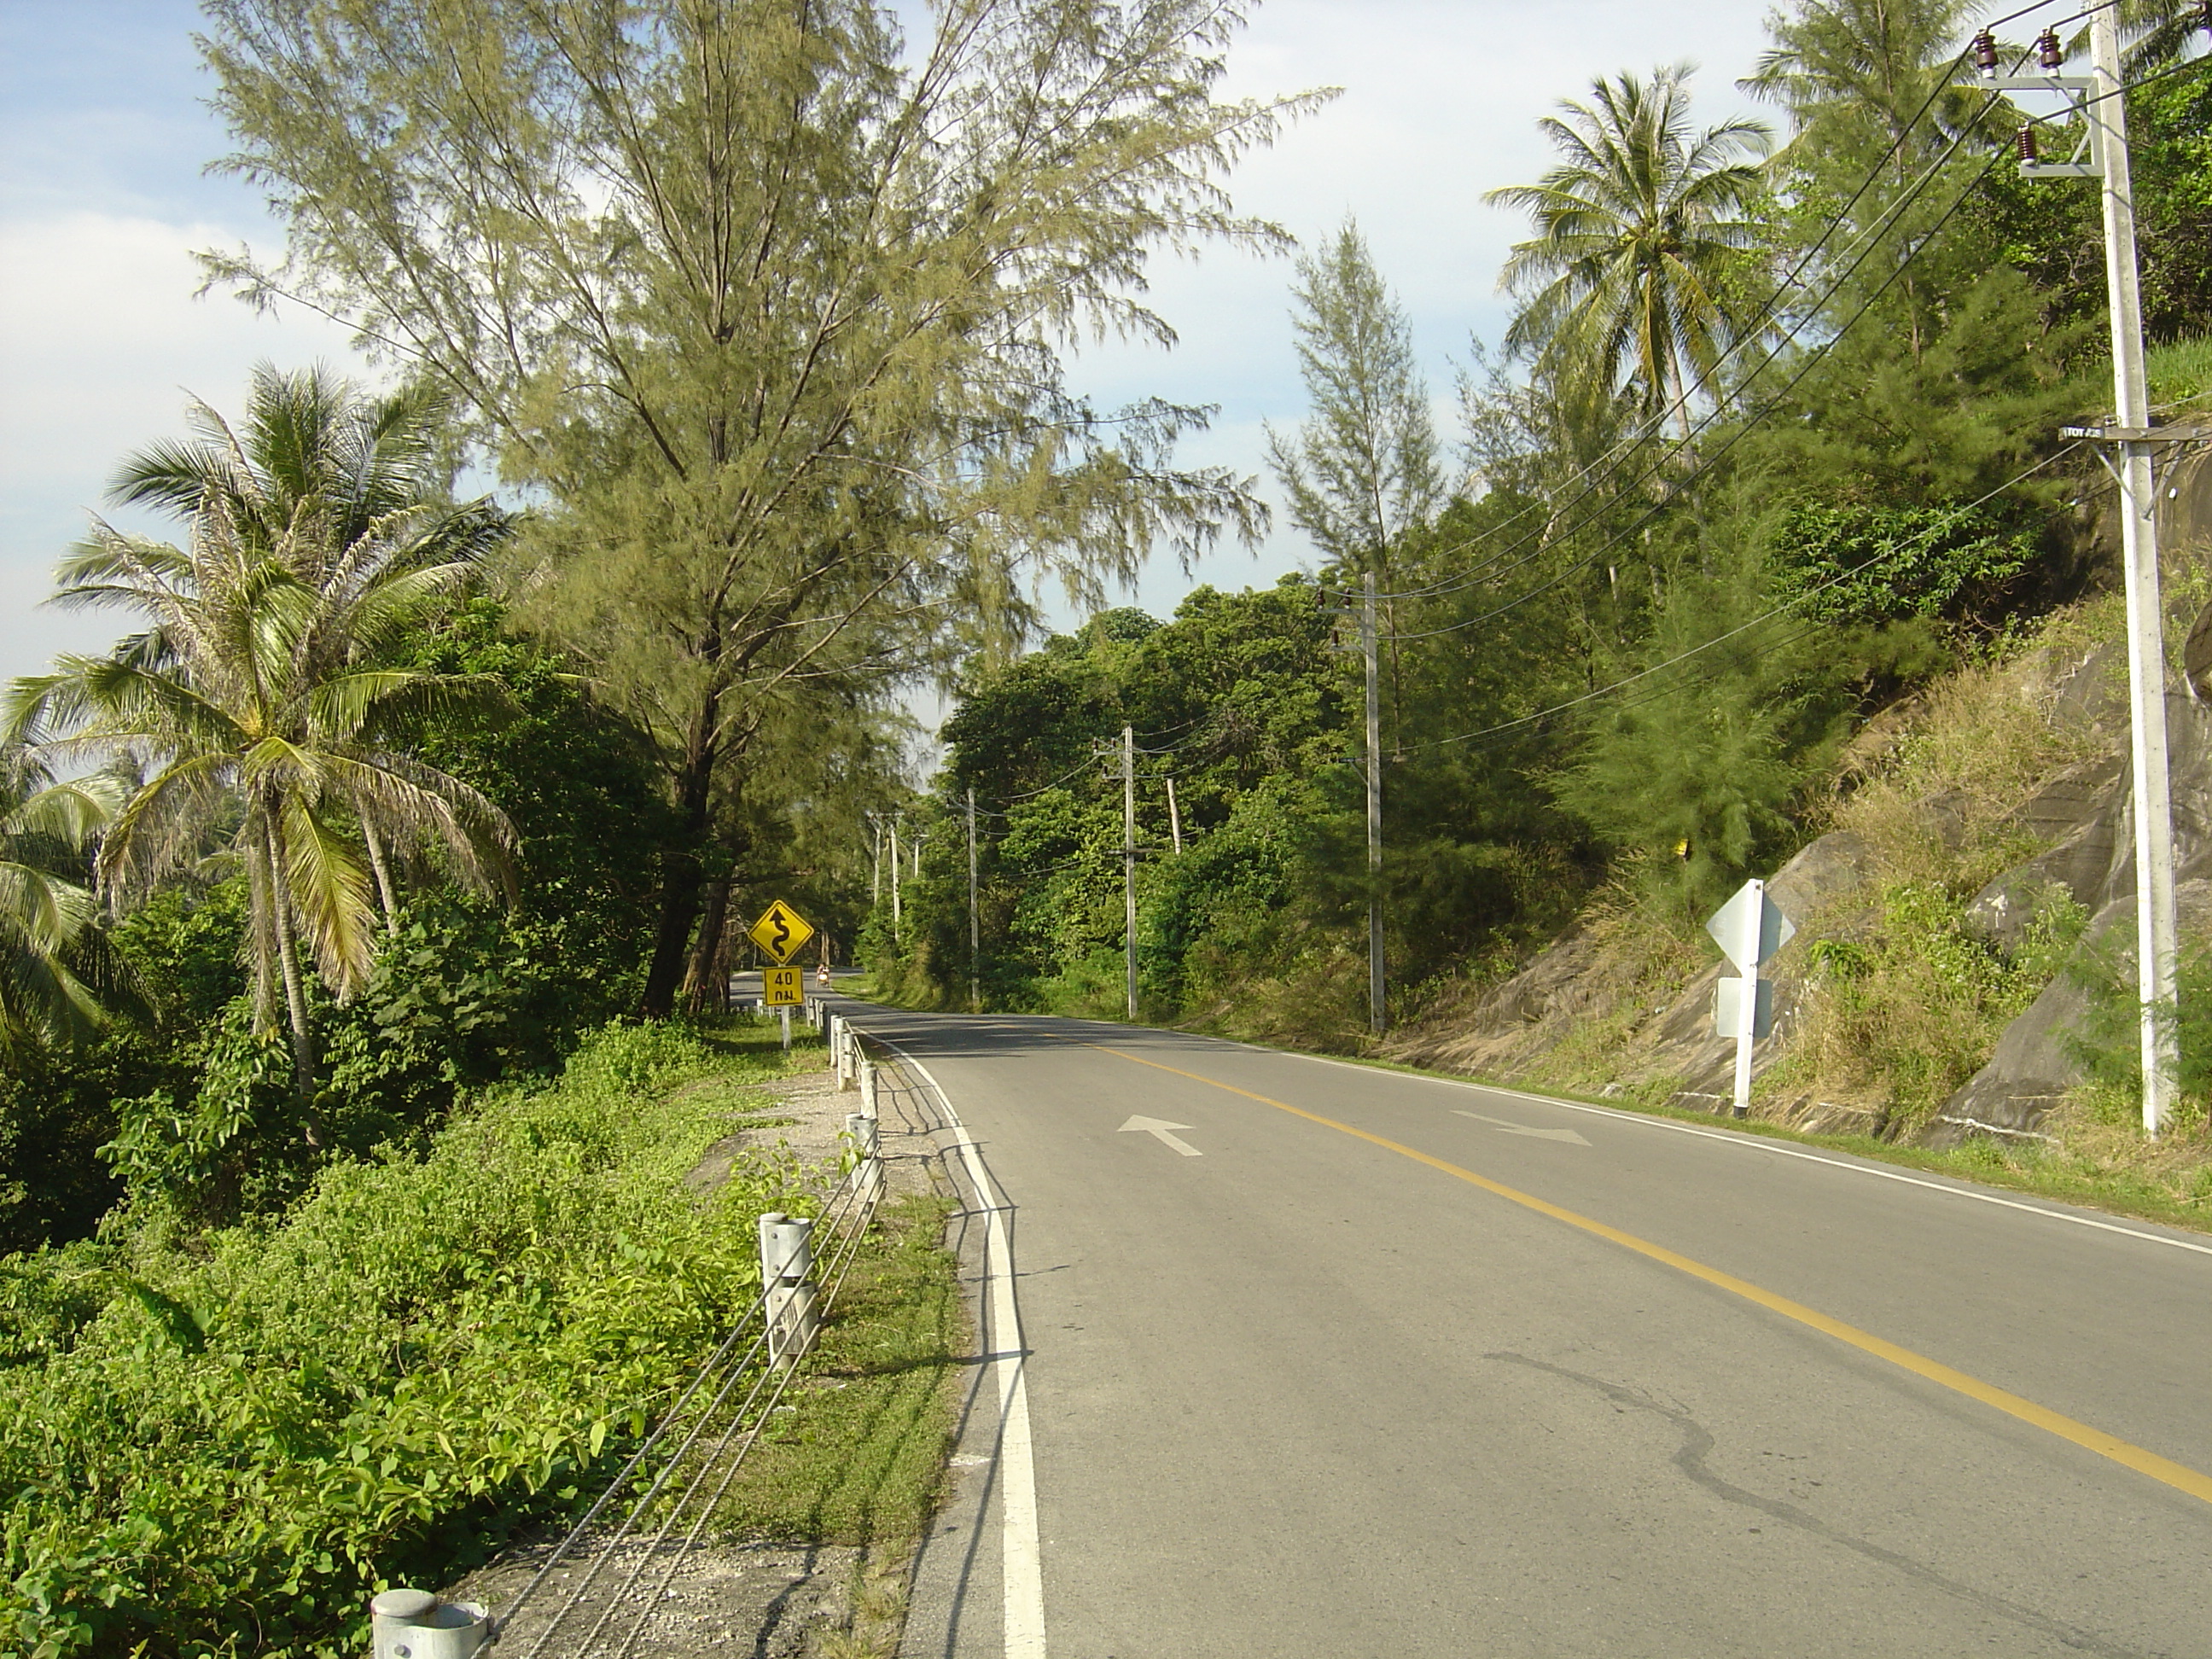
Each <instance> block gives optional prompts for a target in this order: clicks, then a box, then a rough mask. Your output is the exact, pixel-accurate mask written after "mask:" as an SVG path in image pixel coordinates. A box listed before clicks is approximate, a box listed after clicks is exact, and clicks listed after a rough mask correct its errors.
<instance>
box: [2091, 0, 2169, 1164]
mask: <svg viewBox="0 0 2212 1659" xmlns="http://www.w3.org/2000/svg"><path fill="white" fill-rule="evenodd" d="M2089 59H2090V64H2089V73H2090V77H2091V79H2092V80H2093V81H2094V82H2095V83H2096V94H2097V95H2096V100H2095V101H2094V102H2093V103H2092V104H2091V105H2090V106H2089V107H2090V112H2091V117H2090V118H2091V119H2092V120H2093V121H2094V122H2095V123H2096V131H2097V140H2098V143H2097V149H2098V152H2099V159H2100V161H2102V162H2103V163H2104V167H2103V172H2104V184H2103V196H2104V209H2105V286H2106V289H2107V291H2108V292H2109V293H2110V295H2111V297H2112V388H2113V397H2114V400H2115V404H2116V412H2117V413H2118V417H2119V422H2118V423H2119V425H2120V427H2121V428H2123V429H2126V428H2134V429H2135V430H2136V431H2138V432H2140V431H2142V429H2143V428H2147V427H2148V426H2149V424H2150V393H2149V391H2148V388H2147V386H2146V385H2145V383H2144V380H2143V340H2142V290H2141V288H2140V286H2139V283H2138V277H2137V271H2136V207H2135V191H2134V189H2133V186H2132V184H2131V181H2130V176H2129V167H2128V126H2127V122H2128V116H2127V102H2126V100H2125V99H2124V97H2123V96H2122V94H2121V92H2120V18H2119V9H2118V0H2114V3H2112V4H2109V5H2101V6H2099V7H2098V8H2097V9H2096V10H2095V11H2093V12H2092V13H2090V14H2089ZM2150 453H2151V452H2150V445H2149V444H2148V443H2147V442H2144V441H2141V440H2139V439H2130V440H2123V441H2122V442H2121V444H2120V457H2119V459H2120V466H2119V472H2120V526H2121V530H2120V539H2121V546H2122V549H2123V551H2124V563H2125V566H2126V570H2127V587H2128V684H2129V687H2130V691H2131V692H2132V694H2133V701H2134V705H2135V707H2134V716H2135V718H2134V720H2133V721H2132V723H2131V725H2132V737H2133V741H2132V743H2131V744H2130V749H2131V751H2132V753H2131V757H2130V758H2131V760H2132V762H2133V765H2134V769H2135V793H2136V985H2137V992H2138V995H2139V996H2140V998H2141V1000H2142V1073H2143V1097H2142V1120H2143V1133H2146V1134H2148V1135H2149V1136H2151V1137H2152V1138H2153V1139H2155V1138H2156V1137H2157V1134H2158V1131H2159V1126H2160V1124H2161V1123H2162V1122H2164V1121H2165V1119H2166V1114H2167V1112H2168V1111H2169V1110H2170V1109H2172V1103H2173V1095H2174V1083H2175V1074H2176V1073H2178V1072H2179V1069H2180V1060H2181V1056H2180V1054H2179V1045H2178V1042H2177V1040H2176V1039H2177V1033H2176V1031H2175V1030H2174V1020H2173V1005H2174V996H2175V992H2176V990H2177V988H2178V981H2177V977H2176V971H2175V958H2176V955H2177V951H2178V945H2177V940H2178V936H2179V932H2180V919H2179V914H2178V912H2177V908H2176V906H2175V902H2174V896H2173V793H2172V779H2171V777H2170V776H2169V775H2168V770H2167V759H2166V615H2165V610H2164V606H2163V605H2162V603H2161V602H2160V597H2159V582H2158V519H2157V513H2158V495H2157V493H2156V492H2155V490H2154V489H2153V487H2152V483H2151V464H2150Z"/></svg>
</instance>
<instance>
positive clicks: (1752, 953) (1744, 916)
mask: <svg viewBox="0 0 2212 1659" xmlns="http://www.w3.org/2000/svg"><path fill="white" fill-rule="evenodd" d="M1705 931H1706V932H1707V933H1711V935H1712V936H1713V940H1714V942H1715V943H1716V944H1717V945H1719V946H1720V947H1721V949H1722V950H1723V951H1727V952H1728V959H1729V961H1730V962H1732V963H1735V965H1736V966H1737V967H1738V968H1740V969H1743V970H1744V971H1746V972H1749V971H1750V970H1751V969H1753V968H1756V967H1757V966H1759V963H1762V962H1765V961H1766V960H1767V959H1768V958H1769V957H1771V956H1773V954H1774V953H1775V952H1776V951H1779V950H1780V949H1781V948H1782V947H1783V946H1784V945H1787V944H1789V943H1790V939H1792V938H1794V937H1795V936H1796V932H1797V925H1796V923H1795V922H1793V921H1790V918H1789V917H1787V916H1785V915H1783V914H1782V911H1781V909H1780V908H1779V907H1778V906H1777V905H1776V904H1775V902H1774V901H1773V900H1772V899H1771V898H1769V897H1767V896H1766V884H1765V882H1763V881H1757V880H1753V881H1747V882H1746V883H1744V884H1743V885H1742V886H1741V887H1739V888H1737V889H1736V890H1735V897H1734V898H1732V899H1730V900H1729V902H1727V903H1726V904H1723V906H1721V908H1719V909H1717V910H1716V911H1714V912H1713V914H1712V915H1711V918H1710V919H1709V920H1708V921H1706V923H1705Z"/></svg>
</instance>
